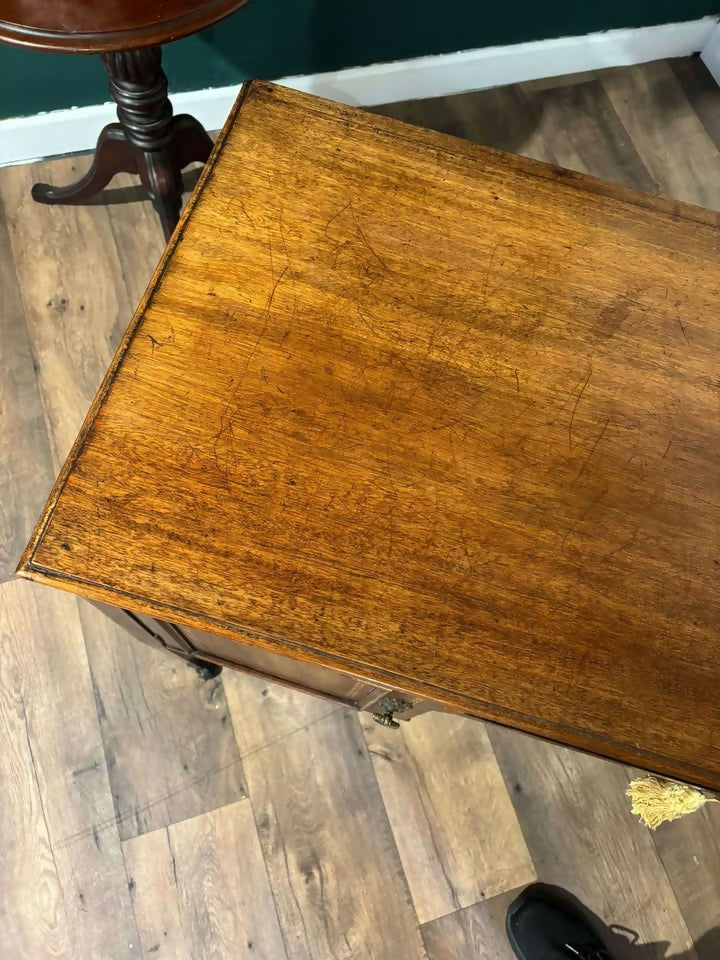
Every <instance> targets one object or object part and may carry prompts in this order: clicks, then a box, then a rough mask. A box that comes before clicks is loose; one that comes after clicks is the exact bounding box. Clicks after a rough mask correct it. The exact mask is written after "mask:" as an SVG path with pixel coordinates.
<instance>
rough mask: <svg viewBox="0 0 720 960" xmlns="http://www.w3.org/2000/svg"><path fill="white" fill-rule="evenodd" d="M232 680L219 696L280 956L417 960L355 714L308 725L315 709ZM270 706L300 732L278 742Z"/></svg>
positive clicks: (401, 883) (302, 699) (416, 935)
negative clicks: (224, 702) (248, 722)
mask: <svg viewBox="0 0 720 960" xmlns="http://www.w3.org/2000/svg"><path fill="white" fill-rule="evenodd" d="M242 679H243V683H242V684H237V685H234V695H233V694H231V693H230V691H228V695H229V699H230V704H231V711H232V717H233V723H234V724H235V730H236V734H237V738H238V741H239V743H240V745H241V750H242V751H243V758H244V763H245V773H246V776H247V780H248V786H249V789H250V793H251V796H252V803H253V808H254V810H255V820H256V823H257V827H258V834H259V836H260V843H261V845H262V849H263V854H264V857H265V862H266V864H267V868H268V875H269V877H270V886H271V888H272V891H273V895H274V898H275V902H276V904H277V910H278V917H279V919H280V926H281V929H282V930H283V933H284V936H285V947H286V950H287V954H288V957H289V958H290V960H311V958H312V960H326V958H327V957H342V958H350V957H352V958H354V960H370V958H373V960H421V958H423V957H424V956H425V950H424V947H423V944H422V940H421V937H420V931H419V927H418V925H417V918H416V916H415V912H414V910H413V907H412V903H411V900H410V896H409V893H408V890H407V886H406V883H405V878H404V876H403V872H402V867H401V865H400V858H399V856H398V853H397V849H396V847H395V843H394V841H393V836H392V831H391V830H390V824H389V823H388V819H387V815H386V813H385V808H384V806H383V801H382V797H381V796H380V791H379V789H378V786H377V782H376V780H375V775H374V773H373V767H372V764H371V762H370V757H369V755H368V752H367V747H366V745H365V741H364V739H363V736H362V732H361V730H360V724H359V721H358V718H357V715H356V713H355V712H354V711H352V710H345V709H343V710H340V711H335V712H334V713H332V714H330V715H329V716H324V717H323V718H322V719H318V702H321V701H315V700H314V699H313V698H310V697H308V696H307V695H305V694H301V693H296V692H294V691H292V690H289V689H288V688H285V687H279V686H276V685H273V686H269V685H268V684H266V683H263V682H262V681H259V680H256V679H254V678H252V677H243V678H242ZM263 691H267V692H266V693H265V694H263ZM273 701H274V703H273ZM280 703H282V704H283V706H284V710H285V712H286V713H289V714H291V715H292V716H293V717H294V719H295V723H296V726H297V727H298V729H297V730H296V732H294V733H292V734H287V735H285V736H282V737H281V738H280V739H277V738H276V734H277V732H278V730H277V728H275V727H274V724H273V717H274V716H276V715H277V714H278V710H277V707H278V704H280ZM325 706H326V705H325V704H323V707H325ZM248 716H254V717H256V718H257V720H256V722H258V723H259V724H260V725H261V726H262V728H263V730H264V733H265V737H266V739H267V743H268V745H267V746H266V747H265V748H263V749H259V748H258V744H257V737H256V736H255V735H253V734H252V733H251V735H250V740H249V741H248V743H247V746H248V747H249V748H251V749H253V748H254V752H252V753H246V752H245V748H246V743H245V740H244V729H245V718H246V717H248ZM279 730H280V732H284V731H285V730H286V727H285V723H284V721H281V724H280V728H279Z"/></svg>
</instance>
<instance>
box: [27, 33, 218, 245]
mask: <svg viewBox="0 0 720 960" xmlns="http://www.w3.org/2000/svg"><path fill="white" fill-rule="evenodd" d="M102 60H103V63H104V65H105V69H106V70H107V73H108V77H109V80H110V93H111V95H112V98H113V100H114V101H115V103H116V104H117V113H118V121H119V122H118V123H112V124H109V125H108V126H107V127H105V129H104V130H103V131H102V133H101V134H100V137H99V139H98V144H97V149H96V152H95V157H94V159H93V163H92V166H91V167H90V170H89V171H88V172H87V173H86V174H85V176H83V177H82V178H81V179H80V180H79V181H78V182H77V183H74V184H70V185H69V186H66V187H53V186H50V185H49V184H44V183H37V184H35V185H34V186H33V190H32V195H33V198H34V199H35V200H37V201H38V202H39V203H84V202H86V201H87V200H89V199H90V198H91V197H93V196H95V195H96V194H97V193H99V192H100V191H101V190H102V189H103V188H104V187H105V186H106V185H107V184H108V183H109V182H110V180H111V179H112V178H113V177H114V176H115V174H116V173H134V174H137V175H139V177H140V179H141V181H142V183H143V185H144V186H145V188H146V190H147V192H148V194H149V196H150V199H151V200H152V203H153V206H154V208H155V210H156V212H157V214H158V216H159V217H160V222H161V223H162V227H163V233H164V234H165V239H166V240H167V239H169V237H170V234H171V233H172V231H173V230H174V228H175V226H176V224H177V221H178V218H179V216H180V207H181V205H182V192H183V184H182V169H183V167H185V166H187V165H188V164H189V163H192V162H194V161H199V162H201V163H204V162H205V161H206V160H207V158H208V157H209V156H210V151H211V150H212V145H213V144H212V140H211V139H210V137H209V136H208V134H207V133H206V132H205V130H204V129H203V128H202V126H201V124H200V123H199V122H198V121H197V120H195V119H194V117H190V116H188V115H186V114H183V115H181V116H178V117H173V111H172V105H171V103H170V100H169V99H168V84H167V77H166V76H165V72H164V70H163V68H162V49H161V47H143V48H141V49H139V50H125V51H121V52H118V53H106V54H103V56H102Z"/></svg>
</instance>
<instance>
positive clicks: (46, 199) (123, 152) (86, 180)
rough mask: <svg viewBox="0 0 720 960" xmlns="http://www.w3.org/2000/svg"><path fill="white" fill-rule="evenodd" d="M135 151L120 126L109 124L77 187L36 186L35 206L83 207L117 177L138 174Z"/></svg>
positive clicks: (75, 184)
mask: <svg viewBox="0 0 720 960" xmlns="http://www.w3.org/2000/svg"><path fill="white" fill-rule="evenodd" d="M137 172H138V169H137V164H136V161H135V151H134V150H133V148H132V146H131V145H130V144H129V143H128V141H127V138H126V137H125V133H124V132H123V129H122V127H121V126H120V124H119V123H111V124H108V126H107V127H105V129H104V130H103V131H102V133H101V134H100V136H99V137H98V142H97V146H96V148H95V157H94V159H93V162H92V166H91V167H90V169H89V170H88V172H87V173H86V174H85V176H84V177H81V179H80V180H78V181H77V182H76V183H71V184H70V185H69V186H67V187H53V186H50V184H49V183H35V184H33V188H32V198H33V200H37V201H38V203H84V202H85V201H86V200H89V199H90V198H91V197H94V196H95V194H96V193H100V191H101V190H102V189H103V188H104V187H106V186H107V185H108V183H110V181H111V180H112V178H113V177H114V176H115V174H116V173H137Z"/></svg>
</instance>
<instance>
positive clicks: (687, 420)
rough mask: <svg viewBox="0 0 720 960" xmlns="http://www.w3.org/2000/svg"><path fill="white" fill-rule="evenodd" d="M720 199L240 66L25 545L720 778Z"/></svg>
mask: <svg viewBox="0 0 720 960" xmlns="http://www.w3.org/2000/svg"><path fill="white" fill-rule="evenodd" d="M718 226H719V218H718V215H717V214H714V213H708V212H706V211H703V210H700V209H697V208H694V207H691V206H687V205H683V204H679V203H674V202H669V201H665V200H660V199H657V198H654V197H649V196H644V195H641V194H637V193H634V192H632V191H629V190H626V189H621V188H619V187H614V186H610V185H608V184H605V183H602V182H600V181H598V180H594V179H592V178H589V177H585V176H581V175H578V174H574V173H570V172H568V171H565V170H559V169H555V168H553V167H550V166H546V165H544V164H540V163H535V162H532V161H530V160H526V159H522V158H520V157H516V156H510V155H505V154H502V153H498V152H495V151H493V150H488V149H484V148H482V147H479V146H475V145H473V144H471V143H467V142H464V141H461V140H456V139H453V138H451V137H446V136H442V135H439V134H436V133H431V132H428V131H425V130H420V129H415V128H412V127H409V126H405V125H403V124H400V123H397V122H394V121H391V120H387V119H384V118H380V117H376V116H371V115H369V114H365V113H362V112H359V111H357V110H353V109H349V108H346V107H343V106H338V105H336V104H331V103H328V102H325V101H322V100H318V99H315V98H312V97H309V96H306V95H301V94H298V93H293V92H291V91H289V90H285V89H282V88H280V87H274V86H272V85H270V84H267V83H254V84H252V85H249V86H247V87H246V88H245V89H244V90H243V93H242V94H241V96H240V98H239V100H238V103H237V106H236V107H235V109H234V111H233V113H232V115H231V117H230V119H229V121H228V123H227V125H226V127H225V129H224V131H223V133H222V135H221V137H220V140H219V143H218V146H217V147H216V148H215V152H214V154H213V156H212V157H211V159H210V162H209V164H208V165H207V167H206V169H205V171H204V173H203V176H202V179H201V181H200V183H199V185H198V187H197V189H196V191H195V194H194V196H193V198H192V200H191V202H190V204H189V207H188V210H187V211H186V213H185V214H184V218H183V220H182V222H181V224H180V226H179V227H178V229H177V230H176V232H175V234H174V237H173V239H172V242H171V244H170V247H169V249H168V251H167V252H166V254H165V256H164V257H163V260H162V262H161V264H160V266H159V268H158V270H157V272H156V274H155V276H154V278H153V280H152V283H151V284H150V287H149V290H148V292H147V294H146V297H145V299H144V300H143V302H142V304H141V305H140V308H139V310H138V312H137V314H136V317H135V319H134V321H133V322H132V324H131V326H130V328H129V330H128V332H127V334H126V336H125V338H124V340H123V341H122V344H121V346H120V348H119V350H118V352H117V356H116V358H115V360H114V362H113V364H112V367H111V369H110V370H109V372H108V374H107V377H106V379H105V381H104V383H103V385H102V387H101V389H100V391H99V393H98V396H97V398H96V400H95V402H94V404H93V406H92V409H91V411H90V413H89V415H88V418H87V420H86V423H85V425H84V427H83V429H82V432H81V434H80V437H79V438H78V440H77V443H76V445H75V447H74V449H73V450H72V452H71V454H70V456H69V459H68V461H67V464H66V465H65V467H64V469H63V471H62V474H61V476H60V478H59V480H58V482H57V485H56V487H55V489H54V491H53V493H52V495H51V497H50V500H49V503H48V506H47V509H46V511H45V514H44V516H43V518H42V520H41V521H40V523H39V525H38V528H37V530H36V532H35V534H34V536H33V539H32V542H31V544H30V545H29V547H28V549H27V552H26V555H25V557H24V559H23V561H22V563H21V567H20V574H21V575H22V576H25V577H29V578H31V579H33V580H38V581H41V582H44V583H48V584H51V585H55V586H58V587H61V588H63V589H66V590H71V591H74V592H76V593H79V594H81V595H82V596H85V597H87V598H89V599H90V600H92V601H94V602H97V603H100V604H103V605H105V607H106V609H107V610H108V612H110V613H111V614H112V615H114V616H116V617H120V618H121V619H123V620H124V621H125V622H127V623H128V624H129V626H130V628H131V629H132V630H134V631H135V632H136V633H137V634H138V635H140V636H141V637H142V638H144V639H146V640H147V641H148V642H153V643H157V644H159V645H163V646H167V647H168V648H170V649H172V650H175V651H177V652H179V653H180V655H182V656H185V657H187V658H190V659H192V660H195V661H198V660H201V661H207V662H212V663H216V664H227V665H232V666H237V667H238V668H240V669H248V670H251V671H256V672H259V673H262V674H264V675H267V676H269V677H271V678H278V679H280V680H283V681H286V682H289V683H292V684H295V685H297V686H299V687H302V688H305V689H307V690H311V691H316V692H320V693H321V694H324V695H327V696H331V697H335V698H337V699H339V700H342V701H344V702H348V703H352V704H355V705H357V706H358V707H360V708H367V709H371V710H373V711H374V712H375V713H377V714H378V719H380V720H381V721H383V722H386V723H390V722H391V721H393V718H394V716H397V717H399V718H400V719H403V718H407V717H409V716H412V714H413V713H414V712H417V711H418V710H421V709H426V708H427V707H428V705H430V706H433V707H437V708H440V709H447V710H453V711H459V712H462V713H465V714H469V715H471V716H473V717H480V718H487V719H490V720H493V721H497V722H499V723H502V724H506V725H508V726H511V727H516V728H519V729H521V730H525V731H529V732H531V733H535V734H539V735H541V736H543V737H547V738H550V739H552V740H555V741H557V742H560V743H564V744H569V745H571V746H574V747H578V748H581V749H583V750H588V751H593V752H594V753H597V754H601V755H603V756H606V757H611V758H614V759H617V760H622V761H626V762H628V763H632V764H636V765H639V766H642V767H645V768H648V769H651V770H653V771H657V772H660V773H663V774H667V775H671V776H675V777H678V778H682V779H686V780H690V781H693V782H695V783H697V784H702V785H705V786H708V787H711V788H718V787H720V737H718V729H720V696H718V694H719V692H720V684H719V681H720V656H719V654H720V640H719V636H718V628H719V626H720V597H719V594H718V580H719V577H720V542H719V540H720V537H719V534H720V420H719V418H718V413H719V412H720V372H719V370H718V356H720V316H719V315H718V294H719V291H720V273H719V271H718V256H719V255H720V230H719V229H718ZM123 610H124V611H127V612H123Z"/></svg>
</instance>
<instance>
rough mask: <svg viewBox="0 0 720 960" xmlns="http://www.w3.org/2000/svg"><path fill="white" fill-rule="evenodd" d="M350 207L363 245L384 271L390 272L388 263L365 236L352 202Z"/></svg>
mask: <svg viewBox="0 0 720 960" xmlns="http://www.w3.org/2000/svg"><path fill="white" fill-rule="evenodd" d="M348 206H349V207H350V214H351V216H352V218H353V222H354V224H355V228H356V229H357V232H358V233H359V234H360V236H361V237H362V240H363V243H364V244H365V246H366V247H367V248H368V250H369V251H370V253H371V254H372V255H373V256H374V257H375V259H376V260H377V262H378V263H379V264H380V266H381V267H382V268H383V270H387V271H388V272H389V271H390V268H389V267H388V265H387V263H386V262H385V261H384V260H383V258H382V257H381V256H380V254H379V253H378V252H377V250H376V249H375V247H373V245H372V244H371V243H370V241H369V240H368V238H367V235H366V234H365V231H364V230H363V228H362V227H361V226H360V221H359V220H358V218H357V214H356V213H355V208H354V207H353V205H352V201H350V203H349V204H348Z"/></svg>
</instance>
